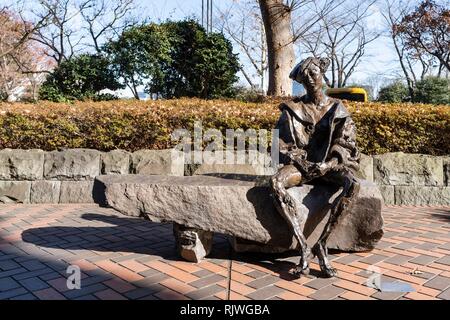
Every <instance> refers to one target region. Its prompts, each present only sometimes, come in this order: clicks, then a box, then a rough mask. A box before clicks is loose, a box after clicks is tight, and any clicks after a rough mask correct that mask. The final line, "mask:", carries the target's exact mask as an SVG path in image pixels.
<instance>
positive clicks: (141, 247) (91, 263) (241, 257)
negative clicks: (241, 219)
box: [0, 205, 450, 300]
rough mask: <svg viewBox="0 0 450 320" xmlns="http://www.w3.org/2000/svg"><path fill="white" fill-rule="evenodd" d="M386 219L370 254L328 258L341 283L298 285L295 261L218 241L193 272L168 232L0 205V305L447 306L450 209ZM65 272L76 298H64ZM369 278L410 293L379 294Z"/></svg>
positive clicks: (392, 212)
mask: <svg viewBox="0 0 450 320" xmlns="http://www.w3.org/2000/svg"><path fill="white" fill-rule="evenodd" d="M384 218H385V231H386V234H385V236H384V238H383V239H382V241H381V242H380V243H379V245H378V246H377V248H376V249H375V250H373V251H371V252H367V253H356V254H345V253H336V254H333V255H331V259H332V261H333V265H334V266H335V267H336V268H337V269H338V270H339V277H338V278H336V279H323V278H317V277H316V276H317V275H318V270H319V266H318V265H317V261H314V262H313V263H312V264H311V269H312V271H311V275H310V276H308V277H302V278H300V279H297V278H295V277H293V276H292V275H291V274H290V272H289V271H290V270H291V269H292V267H293V266H294V265H295V263H296V262H297V260H298V257H295V256H294V257H292V256H291V257H289V256H286V255H284V256H280V255H278V256H268V255H262V256H258V255H254V254H253V255H252V254H236V253H232V252H231V250H230V247H229V245H228V241H227V240H226V238H225V237H224V236H217V237H216V239H215V243H214V249H213V252H212V254H211V257H210V258H208V259H206V260H205V261H203V262H201V263H199V264H193V263H188V262H184V261H180V260H179V258H178V257H177V255H176V251H175V247H174V240H173V236H172V229H171V226H170V225H168V224H155V223H150V222H148V221H143V220H139V219H131V218H128V217H125V216H123V215H120V214H118V213H117V212H115V211H113V210H111V209H104V208H99V207H97V206H95V205H0V299H43V300H46V299H227V298H228V297H229V298H231V299H295V300H297V299H298V300H308V299H450V207H387V208H385V209H384ZM71 264H72V265H78V266H79V267H80V269H81V271H82V275H81V289H78V290H77V289H72V290H69V289H68V288H67V285H66V280H67V277H68V274H67V273H66V271H67V267H68V266H69V265H71ZM374 267H376V268H378V269H373V268H374ZM230 268H231V279H229V277H228V275H229V271H230ZM368 270H373V271H375V272H380V273H381V274H382V276H381V284H386V283H387V284H392V283H393V282H395V283H397V284H398V283H403V284H405V283H408V284H410V285H411V286H412V287H413V288H415V290H416V291H415V292H409V293H402V292H379V291H378V290H377V289H374V288H371V287H368V286H366V282H367V279H368V278H369V277H373V276H374V275H375V274H374V273H372V272H371V271H368ZM229 285H230V287H231V291H230V292H228V286H229Z"/></svg>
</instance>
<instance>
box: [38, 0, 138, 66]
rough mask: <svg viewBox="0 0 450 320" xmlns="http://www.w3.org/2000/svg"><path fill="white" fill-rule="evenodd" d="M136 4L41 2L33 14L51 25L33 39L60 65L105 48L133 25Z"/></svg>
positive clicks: (120, 0)
mask: <svg viewBox="0 0 450 320" xmlns="http://www.w3.org/2000/svg"><path fill="white" fill-rule="evenodd" d="M134 9H135V7H134V0H109V1H108V0H81V1H76V0H40V1H39V5H37V6H36V9H35V10H34V11H33V13H34V15H35V16H36V18H37V19H41V18H42V17H44V16H47V17H49V18H48V19H47V21H49V22H48V23H47V24H46V25H45V27H44V28H40V29H39V30H37V31H36V32H35V33H34V35H33V36H32V39H33V40H34V41H37V42H38V43H40V44H42V45H44V46H46V47H47V48H48V49H49V50H48V55H49V56H50V57H52V58H53V59H54V60H55V61H56V63H57V65H59V64H60V63H61V62H62V61H64V60H67V59H70V58H71V57H72V56H73V55H75V54H76V53H79V52H82V51H86V50H89V48H94V50H95V51H97V52H100V51H101V46H102V44H103V43H104V42H105V41H107V40H109V39H111V38H112V37H114V36H115V35H117V34H118V33H120V32H121V30H123V29H124V28H126V27H128V26H130V25H133V24H134V19H133V16H132V12H133V10H134Z"/></svg>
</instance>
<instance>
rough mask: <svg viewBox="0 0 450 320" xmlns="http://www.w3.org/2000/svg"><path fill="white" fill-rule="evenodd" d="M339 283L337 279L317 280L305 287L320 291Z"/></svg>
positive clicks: (306, 284) (309, 282)
mask: <svg viewBox="0 0 450 320" xmlns="http://www.w3.org/2000/svg"><path fill="white" fill-rule="evenodd" d="M336 281H338V279H336V278H317V279H314V280H311V281H308V282H307V283H305V286H308V287H311V288H314V289H316V290H320V289H321V288H324V287H327V286H329V285H330V284H332V283H333V282H336Z"/></svg>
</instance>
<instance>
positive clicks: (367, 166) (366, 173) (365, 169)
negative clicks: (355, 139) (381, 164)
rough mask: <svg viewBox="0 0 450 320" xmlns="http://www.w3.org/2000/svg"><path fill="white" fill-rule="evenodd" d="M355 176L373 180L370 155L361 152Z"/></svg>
mask: <svg viewBox="0 0 450 320" xmlns="http://www.w3.org/2000/svg"><path fill="white" fill-rule="evenodd" d="M356 177H357V178H359V179H362V180H367V181H370V182H373V159H372V157H371V156H367V155H365V154H361V161H360V163H359V171H358V172H357V173H356Z"/></svg>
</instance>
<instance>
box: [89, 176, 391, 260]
mask: <svg viewBox="0 0 450 320" xmlns="http://www.w3.org/2000/svg"><path fill="white" fill-rule="evenodd" d="M267 181H268V177H256V176H236V175H231V176H226V175H225V176H222V177H217V176H186V177H169V176H157V175H154V176H148V175H109V176H99V177H97V178H96V181H95V189H96V190H97V191H96V193H98V194H101V195H102V197H103V198H102V199H100V200H99V201H100V202H102V203H104V204H106V205H108V206H110V207H112V208H114V209H116V210H118V211H119V212H121V213H123V214H125V215H128V216H135V217H145V218H148V219H149V220H151V221H154V222H172V223H174V231H175V237H176V241H177V243H178V247H179V250H180V254H181V256H182V257H184V258H185V259H187V260H189V261H199V260H200V259H202V258H203V257H204V256H205V255H207V254H208V253H209V251H210V249H211V244H212V235H213V233H221V234H226V235H231V236H233V237H234V239H235V241H234V246H235V249H236V250H238V251H266V252H277V251H283V250H289V249H295V248H297V241H296V240H295V238H294V237H293V234H292V232H291V230H290V229H289V227H288V225H287V223H286V222H285V221H284V219H283V218H282V217H281V216H280V215H279V214H278V212H277V211H276V209H275V207H274V206H273V203H272V199H271V197H270V195H269V188H268V187H267ZM337 191H338V190H333V189H332V188H331V187H330V186H325V185H316V186H312V185H304V186H301V187H295V188H291V189H289V193H290V194H291V195H292V196H293V197H294V199H295V201H297V206H298V208H299V210H303V211H306V212H307V214H308V219H307V220H306V222H305V224H304V225H303V228H304V233H305V236H306V237H307V241H308V244H309V245H312V244H314V243H315V241H317V239H318V238H319V236H320V233H321V232H322V230H323V226H324V224H325V222H326V220H327V218H328V214H329V209H330V202H331V201H332V199H333V196H334V195H336V192H337ZM382 205H383V200H382V197H381V194H380V191H379V190H378V188H377V186H376V185H375V184H373V183H371V182H367V181H364V180H362V181H361V190H360V192H359V195H358V196H357V198H356V200H355V202H354V204H353V205H352V207H351V209H350V212H349V213H348V214H347V215H345V216H343V217H342V218H341V219H340V221H339V223H338V226H337V227H336V229H335V230H334V232H333V233H332V234H331V236H330V238H329V242H328V247H329V248H331V249H338V250H342V251H367V250H371V249H373V248H374V246H375V244H376V243H377V242H378V240H379V239H380V238H381V237H382V235H383V230H382V226H383V219H382V216H381V209H382Z"/></svg>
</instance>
